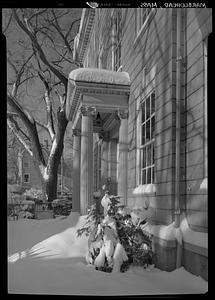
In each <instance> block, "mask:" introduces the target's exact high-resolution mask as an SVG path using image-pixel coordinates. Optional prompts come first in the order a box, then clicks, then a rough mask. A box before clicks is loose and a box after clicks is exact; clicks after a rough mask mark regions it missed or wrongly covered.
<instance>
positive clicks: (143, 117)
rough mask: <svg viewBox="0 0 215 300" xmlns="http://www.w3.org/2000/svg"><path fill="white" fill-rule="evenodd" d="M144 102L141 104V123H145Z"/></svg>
mask: <svg viewBox="0 0 215 300" xmlns="http://www.w3.org/2000/svg"><path fill="white" fill-rule="evenodd" d="M145 104H146V103H145V102H144V103H143V104H142V123H143V122H145V120H146V118H145Z"/></svg>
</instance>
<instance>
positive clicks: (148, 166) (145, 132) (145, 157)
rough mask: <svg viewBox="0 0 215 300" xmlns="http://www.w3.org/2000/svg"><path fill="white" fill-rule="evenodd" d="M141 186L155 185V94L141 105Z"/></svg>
mask: <svg viewBox="0 0 215 300" xmlns="http://www.w3.org/2000/svg"><path fill="white" fill-rule="evenodd" d="M140 127H141V130H140V134H141V137H140V173H139V174H140V178H139V181H140V184H142V185H143V184H151V183H154V173H155V170H154V169H155V150H154V141H155V92H152V93H151V94H150V95H149V96H148V97H146V99H145V100H144V101H143V102H142V103H141V121H140Z"/></svg>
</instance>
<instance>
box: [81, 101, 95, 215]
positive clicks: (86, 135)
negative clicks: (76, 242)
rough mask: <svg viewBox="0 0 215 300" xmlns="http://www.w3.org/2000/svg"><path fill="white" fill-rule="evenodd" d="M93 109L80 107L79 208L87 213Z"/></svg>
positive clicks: (90, 186) (91, 200) (91, 166)
mask: <svg viewBox="0 0 215 300" xmlns="http://www.w3.org/2000/svg"><path fill="white" fill-rule="evenodd" d="M93 112H94V109H93V108H91V107H87V106H82V107H81V114H82V116H81V166H80V167H81V171H80V173H81V174H80V210H81V214H82V215H83V214H87V211H88V209H89V208H90V206H91V205H92V203H93V119H92V114H93Z"/></svg>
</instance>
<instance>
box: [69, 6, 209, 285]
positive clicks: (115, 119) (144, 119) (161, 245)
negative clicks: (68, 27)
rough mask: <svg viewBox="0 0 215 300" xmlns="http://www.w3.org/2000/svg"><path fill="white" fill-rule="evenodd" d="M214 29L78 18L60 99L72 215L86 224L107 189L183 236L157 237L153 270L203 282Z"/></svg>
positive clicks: (180, 12)
mask: <svg viewBox="0 0 215 300" xmlns="http://www.w3.org/2000/svg"><path fill="white" fill-rule="evenodd" d="M211 23H212V9H210V8H188V9H181V8H180V9H179V8H168V9H161V8H159V9H157V8H147V9H146V8H102V9H101V8H98V9H90V8H89V9H84V10H83V13H82V18H81V24H80V30H79V33H78V35H77V36H76V38H75V44H74V48H75V50H74V58H75V59H76V60H79V62H80V63H82V64H83V67H82V68H79V69H77V70H73V71H72V72H71V73H70V75H69V85H68V94H67V117H68V120H69V121H70V122H72V127H73V203H74V204H73V209H74V210H75V211H80V212H81V214H86V213H87V209H88V208H89V207H90V205H91V204H92V203H93V192H94V191H97V190H99V189H101V187H102V186H103V185H104V184H105V185H106V186H107V188H108V189H109V190H110V192H111V193H113V194H118V195H120V196H121V202H122V203H123V204H125V205H127V206H129V207H130V208H131V209H135V208H138V209H146V208H147V207H150V208H151V209H152V210H153V214H152V216H151V220H150V222H151V224H153V225H154V228H165V227H168V226H169V225H171V224H174V226H175V228H177V229H178V230H180V234H181V235H180V236H181V239H180V241H179V239H178V240H177V239H169V238H167V237H165V236H162V235H161V234H157V235H154V240H153V242H154V248H155V251H156V255H157V266H158V267H159V268H161V269H165V270H169V271H171V270H173V269H175V268H176V267H178V266H181V265H182V266H184V267H185V268H186V269H187V270H188V271H190V272H192V273H194V274H196V275H201V276H203V278H205V279H207V268H208V267H207V264H208V259H207V228H208V224H207V219H208V218H207V177H208V175H207V98H208V95H207V91H208V80H207V69H208V40H209V39H210V33H211V31H212V24H211ZM156 226H157V227H156ZM159 226H161V227H159ZM162 226H163V227H162ZM190 237H192V238H190Z"/></svg>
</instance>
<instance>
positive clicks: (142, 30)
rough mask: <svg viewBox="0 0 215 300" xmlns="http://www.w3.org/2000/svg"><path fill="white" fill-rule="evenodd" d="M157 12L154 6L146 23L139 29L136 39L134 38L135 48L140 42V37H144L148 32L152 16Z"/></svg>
mask: <svg viewBox="0 0 215 300" xmlns="http://www.w3.org/2000/svg"><path fill="white" fill-rule="evenodd" d="M155 13H156V8H153V9H152V10H151V12H150V14H149V15H148V17H147V18H146V20H145V22H144V24H143V25H142V27H141V29H140V30H139V32H138V34H137V37H136V39H135V40H134V44H133V47H134V48H136V46H137V44H138V43H139V41H140V39H141V38H142V36H143V35H144V33H145V32H146V29H147V28H148V25H149V23H150V22H151V20H152V18H153V17H154V15H155Z"/></svg>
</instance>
